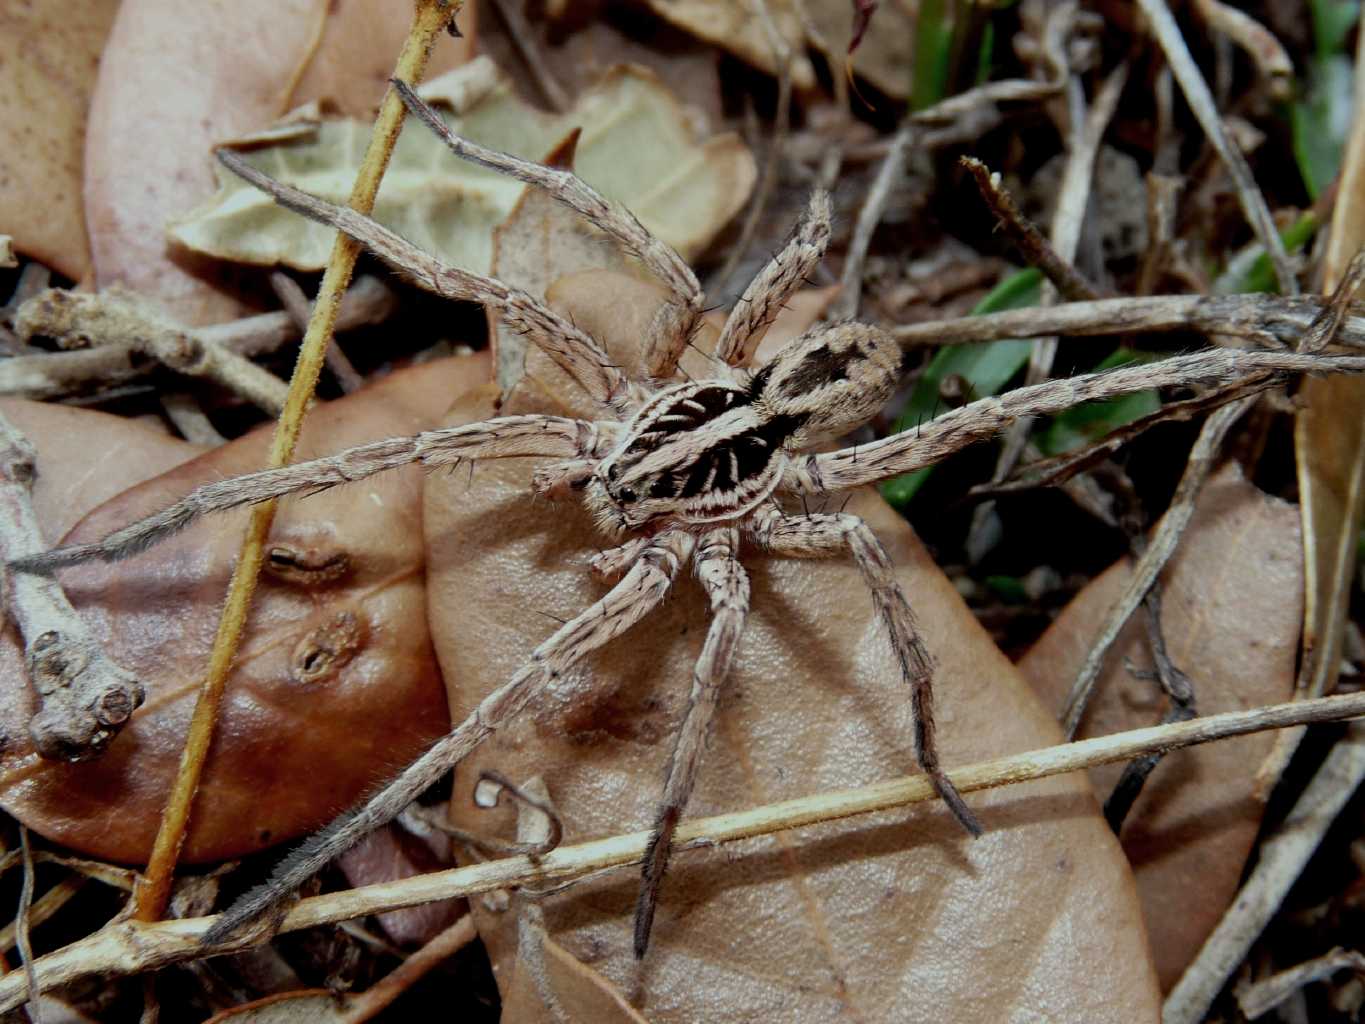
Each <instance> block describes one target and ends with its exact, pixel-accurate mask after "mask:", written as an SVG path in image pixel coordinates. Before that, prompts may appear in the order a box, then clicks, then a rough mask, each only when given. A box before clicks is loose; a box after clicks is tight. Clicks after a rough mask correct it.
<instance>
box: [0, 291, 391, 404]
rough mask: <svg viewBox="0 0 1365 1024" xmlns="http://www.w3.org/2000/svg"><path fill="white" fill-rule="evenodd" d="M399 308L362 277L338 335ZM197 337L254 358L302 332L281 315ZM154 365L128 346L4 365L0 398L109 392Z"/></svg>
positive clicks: (0, 363) (344, 308)
mask: <svg viewBox="0 0 1365 1024" xmlns="http://www.w3.org/2000/svg"><path fill="white" fill-rule="evenodd" d="M29 266H35V264H29ZM40 290H41V289H40ZM394 302H395V298H394V293H393V290H392V289H390V288H389V287H388V286H387V285H386V284H384V283H383V282H382V281H381V280H380V279H379V278H376V277H371V276H366V277H362V278H360V280H358V281H357V282H356V283H355V286H354V287H353V288H352V289H351V290H350V291H349V292H347V293H346V298H345V299H343V300H342V304H341V312H340V313H339V314H338V316H337V330H338V331H342V330H351V329H353V328H356V327H363V326H366V325H368V324H374V323H380V322H382V321H383V320H384V319H386V318H387V317H388V316H389V314H390V312H391V311H392V309H393V306H394ZM181 330H184V329H183V328H182V329H181ZM193 334H194V335H195V337H196V338H197V339H198V340H199V341H200V342H201V343H202V344H203V345H205V346H210V347H212V346H221V347H222V348H224V349H227V350H229V351H231V352H234V353H236V354H237V355H239V356H248V357H249V356H257V355H262V354H264V353H266V352H273V351H274V350H275V349H277V348H279V347H280V346H281V345H283V344H285V343H286V342H290V341H293V340H295V339H296V338H298V336H299V328H298V327H297V326H296V325H295V323H294V321H293V319H292V317H290V315H289V313H287V312H285V311H283V310H281V311H279V312H275V313H261V314H258V315H256V316H248V317H243V318H242V319H240V320H232V321H229V322H228V323H225V324H215V325H213V326H211V327H200V328H196V329H195V330H194V331H193ZM154 365H155V364H154V363H152V362H150V361H148V360H147V359H144V358H143V357H142V356H141V355H139V353H138V352H137V351H136V350H135V349H134V348H133V347H132V346H130V345H127V344H109V345H101V346H98V347H96V348H87V349H78V350H76V351H74V352H50V353H49V352H42V353H33V354H30V355H20V356H15V357H14V358H12V359H3V360H0V395H11V396H14V397H17V398H32V399H45V398H65V397H68V396H69V395H72V394H77V393H82V392H85V391H90V390H94V389H100V390H108V389H112V388H116V387H119V386H120V385H123V384H127V383H128V382H129V381H132V380H135V379H136V378H138V377H140V376H142V375H144V374H146V373H147V372H148V370H149V369H151V367H152V366H154Z"/></svg>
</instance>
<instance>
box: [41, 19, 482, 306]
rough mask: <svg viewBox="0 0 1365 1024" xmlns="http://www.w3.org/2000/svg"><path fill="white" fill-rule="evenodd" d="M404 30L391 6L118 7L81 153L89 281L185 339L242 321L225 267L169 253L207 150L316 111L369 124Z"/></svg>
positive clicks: (445, 50)
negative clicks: (329, 108)
mask: <svg viewBox="0 0 1365 1024" xmlns="http://www.w3.org/2000/svg"><path fill="white" fill-rule="evenodd" d="M64 17H67V18H70V17H71V12H67V13H66V14H65V15H64ZM407 26H408V16H407V12H406V10H405V9H404V8H403V7H401V6H394V5H392V4H370V3H317V2H315V0H238V2H236V3H230V4H182V3H178V2H176V0H124V2H123V3H122V4H120V5H119V10H118V17H117V18H116V20H115V22H114V27H113V29H112V31H111V32H110V35H109V42H108V45H107V46H106V47H105V49H104V52H103V55H102V56H101V58H100V69H99V80H98V83H97V85H96V88H95V92H94V96H93V98H92V100H91V105H90V127H89V132H88V135H87V138H86V148H85V155H86V162H85V215H86V221H87V223H88V224H89V228H90V242H91V248H92V254H93V259H94V270H95V278H96V282H97V283H98V284H99V285H100V286H101V287H104V286H107V285H110V284H115V283H122V284H126V285H128V286H129V287H131V288H132V289H133V290H134V291H137V292H140V293H141V294H143V295H145V296H147V297H148V298H151V299H155V300H156V301H157V302H159V303H160V304H161V305H162V306H164V307H166V308H167V309H168V310H170V311H171V313H172V314H173V315H174V316H175V318H176V319H178V320H180V321H181V322H183V323H187V324H189V325H191V326H198V325H201V324H206V323H216V322H218V321H220V320H227V319H231V318H233V317H236V316H241V315H242V314H243V313H244V312H247V311H248V310H249V309H250V304H249V303H247V302H245V301H244V299H243V297H242V296H241V294H240V291H239V288H240V285H239V284H237V283H235V282H233V281H232V280H231V279H230V278H229V276H228V275H227V274H226V273H225V271H224V269H223V268H222V267H220V266H217V265H213V264H209V263H208V262H207V261H205V260H195V259H194V258H193V257H192V256H191V255H190V254H188V253H185V252H183V251H178V250H176V249H175V247H173V246H170V245H168V243H167V240H166V222H167V220H168V219H169V218H170V217H172V216H174V215H178V214H182V213H184V212H185V211H186V210H188V209H189V208H190V207H192V206H194V205H195V204H196V203H200V202H203V200H204V197H205V196H207V195H209V194H210V193H211V192H212V190H213V172H212V166H213V160H212V158H211V157H210V154H209V150H210V148H211V147H212V146H213V145H214V144H216V143H217V142H219V141H220V140H222V139H226V138H232V137H233V136H236V135H240V134H242V133H244V132H248V131H254V130H255V129H258V128H260V127H261V126H262V125H264V124H268V123H269V122H270V121H272V120H274V119H275V118H278V117H280V116H281V115H282V114H284V113H285V112H286V111H287V110H290V109H292V108H294V107H296V106H299V105H300V104H303V103H306V102H308V101H309V100H314V99H323V98H328V99H331V100H333V101H334V102H336V103H338V104H339V105H340V106H341V109H342V112H343V113H344V114H346V115H348V116H351V117H368V116H369V115H370V114H371V113H372V111H373V108H374V105H375V104H376V103H377V102H378V100H379V98H380V96H381V95H382V94H383V92H384V88H385V86H386V84H387V79H388V75H389V74H390V73H391V71H392V59H393V56H392V55H393V54H394V53H396V52H397V51H398V48H399V47H400V46H401V44H402V40H403V37H404V34H405V33H406V31H407ZM468 53H469V42H468V41H466V42H463V43H462V42H460V41H457V40H451V39H443V40H442V41H441V42H440V43H438V44H437V46H436V48H435V50H434V51H433V53H432V58H431V65H430V72H431V73H432V74H436V73H439V72H440V71H441V70H444V69H447V68H451V67H455V66H457V65H458V64H460V63H462V62H463V61H464V60H466V59H467V57H468ZM168 58H170V59H168ZM187 69H192V71H187Z"/></svg>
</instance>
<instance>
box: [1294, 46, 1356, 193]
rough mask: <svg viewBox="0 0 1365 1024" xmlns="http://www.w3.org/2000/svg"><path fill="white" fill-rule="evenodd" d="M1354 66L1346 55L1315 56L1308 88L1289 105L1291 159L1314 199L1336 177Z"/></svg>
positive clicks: (1346, 129)
mask: <svg viewBox="0 0 1365 1024" xmlns="http://www.w3.org/2000/svg"><path fill="white" fill-rule="evenodd" d="M1353 102H1354V69H1353V66H1352V63H1351V59H1350V58H1349V57H1344V56H1341V55H1340V54H1336V55H1333V56H1319V57H1315V58H1314V59H1313V61H1312V62H1311V63H1310V64H1309V67H1308V88H1307V91H1306V93H1305V94H1304V96H1303V98H1302V99H1298V100H1295V101H1294V102H1293V103H1291V104H1290V105H1289V125H1290V128H1291V130H1292V132H1293V139H1294V160H1295V162H1296V163H1297V164H1298V167H1299V174H1300V175H1301V176H1302V177H1303V184H1304V187H1305V188H1306V189H1307V190H1308V194H1309V195H1310V196H1311V197H1312V198H1314V199H1317V198H1318V196H1320V195H1321V194H1322V192H1323V190H1324V189H1325V188H1327V186H1328V185H1329V184H1331V182H1332V180H1333V179H1334V178H1336V176H1337V170H1338V168H1340V166H1341V154H1342V150H1343V149H1345V147H1346V135H1347V133H1348V132H1349V131H1350V130H1351V110H1352V105H1353Z"/></svg>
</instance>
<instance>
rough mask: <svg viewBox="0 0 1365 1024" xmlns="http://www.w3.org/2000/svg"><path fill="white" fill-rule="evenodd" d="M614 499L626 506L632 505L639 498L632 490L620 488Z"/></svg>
mask: <svg viewBox="0 0 1365 1024" xmlns="http://www.w3.org/2000/svg"><path fill="white" fill-rule="evenodd" d="M616 497H617V498H619V499H620V500H621V501H622V502H624V503H625V504H627V505H633V504H635V501H636V499H637V498H639V497H640V496H639V495H638V494H636V493H635V490H634V488H631V487H622V488H621V489H620V490H619V491H617V492H616Z"/></svg>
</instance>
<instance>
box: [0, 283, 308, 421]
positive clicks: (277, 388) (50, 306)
mask: <svg viewBox="0 0 1365 1024" xmlns="http://www.w3.org/2000/svg"><path fill="white" fill-rule="evenodd" d="M14 331H15V333H16V334H17V335H18V336H19V339H20V340H21V341H24V342H27V341H29V340H30V339H31V338H34V337H45V338H52V339H53V340H55V341H57V342H58V343H59V344H61V345H62V346H63V347H67V348H71V347H80V348H84V347H85V346H87V345H89V346H93V347H95V348H101V347H104V346H111V347H114V348H115V349H117V350H126V351H127V352H129V353H131V352H136V353H139V354H141V355H146V356H150V357H152V358H153V359H156V360H157V361H158V362H160V363H162V364H163V365H165V366H167V367H169V368H170V369H172V370H175V371H176V372H177V373H183V374H186V375H188V376H192V377H207V378H209V379H210V380H213V381H215V382H217V383H218V384H221V385H222V386H223V387H225V388H227V389H228V390H229V391H231V392H232V393H233V394H236V395H241V396H242V397H243V398H245V399H246V400H247V401H249V402H251V403H252V404H253V405H255V406H257V407H258V408H260V409H262V410H264V411H265V412H267V413H269V414H271V415H272V416H273V415H275V414H277V413H278V412H279V411H280V409H281V408H282V407H283V405H284V395H285V385H284V381H282V380H280V379H279V378H278V377H276V376H275V375H274V374H273V373H270V372H269V371H267V370H264V369H262V368H261V367H259V366H257V365H256V364H255V363H253V362H251V361H250V360H249V359H246V358H243V357H242V356H239V355H237V354H236V353H235V352H233V351H231V350H230V349H228V348H226V347H224V346H223V345H220V344H218V343H216V342H215V341H213V340H210V339H206V338H205V336H204V334H203V333H202V332H195V331H187V330H184V329H183V328H180V327H177V326H176V325H175V324H173V323H171V322H170V321H169V320H167V319H166V318H165V317H164V316H162V315H161V314H160V313H158V312H157V311H156V310H154V309H153V308H152V307H151V305H150V303H148V302H147V301H146V300H144V299H141V298H140V297H138V296H137V295H135V294H134V293H133V292H130V291H128V290H127V289H124V288H109V289H106V290H105V291H103V292H71V291H65V290H63V289H59V288H51V289H49V290H47V291H45V292H43V293H42V294H40V295H36V296H34V297H33V298H32V299H30V300H29V301H28V302H25V303H24V305H23V306H22V307H20V309H19V312H18V313H17V314H16V315H15V318H14ZM125 358H126V357H125Z"/></svg>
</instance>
